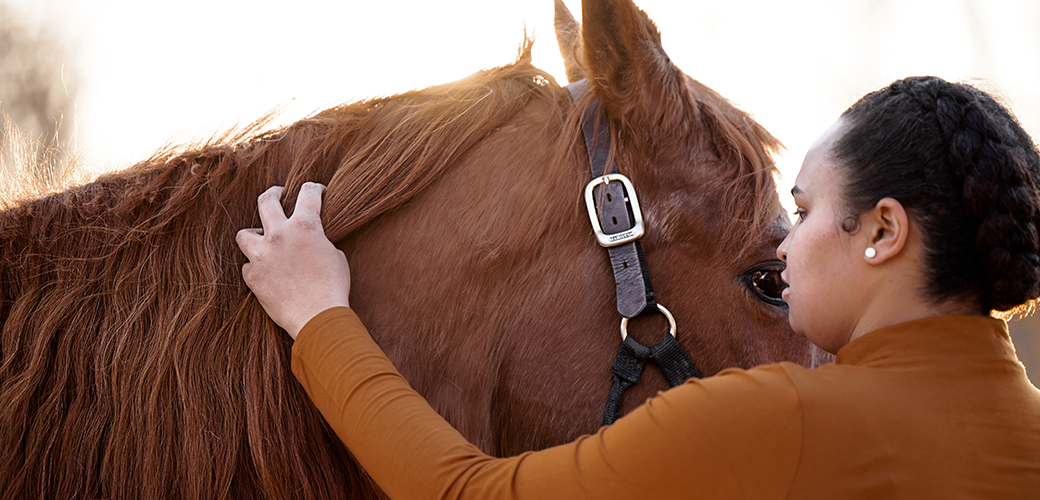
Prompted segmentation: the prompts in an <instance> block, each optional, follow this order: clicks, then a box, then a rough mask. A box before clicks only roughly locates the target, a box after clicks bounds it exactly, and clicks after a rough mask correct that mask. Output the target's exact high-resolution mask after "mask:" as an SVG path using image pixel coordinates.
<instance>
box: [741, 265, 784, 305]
mask: <svg viewBox="0 0 1040 500" xmlns="http://www.w3.org/2000/svg"><path fill="white" fill-rule="evenodd" d="M781 271H783V269H755V270H752V271H750V272H749V273H748V274H747V277H748V281H749V285H750V288H751V290H753V291H754V292H755V295H757V296H758V298H759V299H761V300H763V301H764V302H766V303H768V304H772V305H775V306H782V305H784V299H783V292H784V288H787V283H784V280H782V279H780V272H781Z"/></svg>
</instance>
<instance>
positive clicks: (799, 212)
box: [794, 208, 809, 221]
mask: <svg viewBox="0 0 1040 500" xmlns="http://www.w3.org/2000/svg"><path fill="white" fill-rule="evenodd" d="M806 215H809V212H806V211H805V209H804V208H799V209H798V210H795V211H794V217H795V218H796V219H798V220H799V221H802V220H805V216H806Z"/></svg>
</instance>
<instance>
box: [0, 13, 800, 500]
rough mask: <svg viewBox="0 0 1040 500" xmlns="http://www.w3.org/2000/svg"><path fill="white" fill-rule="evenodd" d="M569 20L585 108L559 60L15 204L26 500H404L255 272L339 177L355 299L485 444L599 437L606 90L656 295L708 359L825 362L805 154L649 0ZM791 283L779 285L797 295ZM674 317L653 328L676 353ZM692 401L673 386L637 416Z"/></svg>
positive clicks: (701, 366) (515, 448) (3, 490)
mask: <svg viewBox="0 0 1040 500" xmlns="http://www.w3.org/2000/svg"><path fill="white" fill-rule="evenodd" d="M582 13H583V26H580V27H579V26H578V24H577V23H576V22H575V21H574V19H573V17H572V16H571V15H570V13H569V12H567V11H566V7H564V6H563V5H562V3H560V2H557V16H558V17H557V28H558V34H559V36H558V38H559V41H560V43H561V52H562V53H563V54H564V58H565V61H566V63H567V68H568V76H569V78H585V79H586V80H587V82H589V85H590V86H591V89H592V90H591V91H590V92H589V94H588V95H587V96H586V97H585V98H582V99H581V100H578V101H577V102H572V100H571V97H570V96H569V94H568V92H567V91H566V90H565V89H564V88H562V87H561V86H560V85H559V84H557V82H556V81H555V80H554V79H553V77H552V76H551V75H549V74H548V73H545V72H543V71H541V70H539V69H537V68H535V67H534V66H533V65H532V64H531V55H530V49H531V45H532V43H533V42H532V41H531V40H530V39H529V38H527V37H525V39H524V41H523V43H522V44H521V47H520V51H519V54H518V56H517V58H516V60H515V61H514V62H513V63H512V64H508V65H505V66H502V67H498V68H493V69H489V70H484V71H480V72H478V73H475V74H473V75H471V76H469V77H467V78H464V79H462V80H459V81H456V82H452V83H448V84H445V85H439V86H435V87H430V88H427V89H423V90H416V91H411V92H407V93H404V94H400V95H396V96H392V97H386V98H377V99H370V100H365V101H362V102H357V103H353V104H347V105H341V106H337V107H333V108H330V109H327V110H324V111H321V112H319V113H317V114H315V115H313V116H310V117H308V118H305V119H303V120H300V121H298V122H296V123H294V124H291V125H288V126H285V127H280V128H272V129H267V127H266V126H265V124H264V122H263V121H260V122H257V123H254V124H253V125H251V126H247V127H245V128H243V129H242V130H240V131H239V132H237V133H234V134H229V135H226V136H224V137H221V138H218V139H215V140H213V141H211V142H209V143H205V144H196V145H188V146H183V147H179V148H172V149H165V150H162V151H160V152H158V153H156V154H155V155H153V156H152V157H151V158H149V159H147V160H145V161H142V162H140V163H138V164H136V165H134V166H132V167H130V168H128V169H126V170H124V171H121V172H116V173H111V174H106V175H103V176H101V177H99V178H98V179H96V180H95V181H93V182H90V183H87V184H83V185H80V186H78V187H74V188H71V189H68V190H66V191H63V192H59V193H54V194H50V195H47V196H42V197H38V198H35V199H28V200H22V201H7V202H6V205H5V206H4V208H5V210H4V211H3V212H2V213H0V285H2V286H0V318H2V319H0V321H2V325H3V327H2V337H0V401H3V402H4V405H3V409H2V410H0V415H2V416H0V497H2V498H5V499H14V498H159V497H164V498H165V497H170V498H192V499H195V498H342V497H344V496H346V497H349V498H378V497H379V496H380V495H381V493H380V492H379V490H378V488H377V487H376V486H375V485H373V484H372V483H371V482H370V481H369V480H368V478H367V477H366V476H365V474H364V471H363V470H362V469H361V468H360V467H359V466H358V465H357V464H356V463H355V462H354V461H353V460H352V458H351V456H350V453H349V451H348V450H346V449H345V448H344V447H343V445H342V444H341V443H339V441H338V440H337V438H336V436H335V435H334V434H333V433H332V432H331V430H330V429H329V427H328V426H327V424H326V423H325V422H324V421H323V420H322V418H321V415H320V414H319V413H318V412H317V411H316V410H315V409H314V407H313V406H312V405H311V404H310V402H309V400H308V399H307V396H306V395H305V393H304V392H303V390H302V388H301V387H300V386H299V384H298V383H297V382H296V381H295V379H294V378H293V376H292V375H291V372H290V369H289V368H290V353H291V339H289V337H288V336H287V335H286V334H285V333H284V332H283V331H281V330H280V329H279V328H278V327H277V326H276V325H275V324H274V323H273V322H272V321H271V320H270V319H269V318H268V317H267V316H266V314H265V313H264V311H263V310H262V308H261V307H260V305H259V303H258V302H257V301H256V299H255V297H253V296H252V295H251V294H250V292H249V291H248V289H247V288H246V287H245V285H244V283H243V282H242V279H241V276H240V269H241V266H242V265H243V264H244V263H245V257H244V256H243V255H242V254H241V253H240V252H239V251H238V250H237V248H236V246H235V233H236V232H237V231H238V230H239V229H241V228H245V227H259V224H260V221H259V217H258V214H257V212H256V203H255V199H256V197H257V196H258V195H259V194H260V193H261V192H263V191H264V190H265V189H267V188H268V187H269V186H271V185H274V184H280V185H286V186H287V189H286V193H285V196H284V197H283V199H282V203H283V206H284V208H285V209H286V210H287V212H291V210H292V208H293V205H294V200H295V198H296V193H297V192H298V190H299V188H300V186H301V185H302V184H303V182H305V181H316V182H322V183H324V184H326V185H327V186H328V189H327V191H326V192H325V195H324V203H323V207H322V223H323V228H324V230H325V232H326V235H327V236H328V237H329V238H330V240H332V241H333V242H334V243H335V245H336V246H337V247H338V248H340V249H341V250H343V251H344V253H345V254H346V255H347V257H348V259H349V261H350V263H351V268H352V273H353V281H352V290H353V293H352V298H351V302H352V305H353V307H354V308H355V310H356V311H357V313H358V315H359V316H360V317H361V318H362V319H363V320H364V321H365V322H366V324H367V325H368V327H369V329H370V331H371V334H372V336H373V338H374V339H375V340H376V341H377V342H378V343H379V345H380V346H381V347H382V349H383V350H384V351H385V353H386V354H387V355H388V356H389V357H390V359H391V360H392V361H393V362H394V364H395V365H396V366H397V367H399V369H400V371H401V372H402V374H404V375H405V377H407V379H408V380H409V382H410V383H411V384H412V385H413V387H414V388H415V389H416V390H418V391H419V392H420V393H421V394H422V395H423V396H424V397H426V399H427V400H428V401H429V402H430V404H431V405H432V406H433V407H434V408H435V409H436V410H437V411H438V412H440V414H441V415H443V416H444V417H445V418H446V419H447V420H448V421H450V422H451V423H452V424H453V425H454V426H455V427H456V428H458V429H459V430H460V431H461V432H462V434H463V435H465V436H466V437H467V438H468V439H470V440H471V441H472V442H474V443H475V444H477V445H478V446H479V447H481V448H482V449H483V450H484V451H486V452H488V453H491V454H495V455H511V454H515V453H520V452H523V451H526V450H533V449H539V448H545V447H548V446H552V445H554V444H558V443H561V442H564V441H567V440H571V439H574V438H575V437H577V436H579V435H581V434H584V433H589V432H592V431H594V430H595V429H596V428H597V427H598V425H599V415H600V412H601V408H602V406H603V403H604V398H605V394H606V392H607V389H608V388H609V387H610V385H611V375H610V364H611V361H612V360H613V359H614V355H615V351H616V350H617V348H618V345H619V343H620V338H619V336H618V333H617V328H618V323H617V322H618V320H619V319H620V318H619V316H618V314H617V312H616V304H615V297H614V283H613V276H612V274H611V271H610V264H609V261H608V258H607V256H606V252H604V251H603V250H602V249H601V248H600V247H599V245H597V244H596V242H595V240H594V239H593V235H592V230H591V228H590V225H589V219H588V217H587V216H586V215H585V207H584V204H583V202H582V196H581V193H582V191H583V187H584V186H585V184H586V183H588V182H589V177H590V175H589V170H588V166H587V155H586V149H585V143H584V141H583V139H582V136H581V132H580V128H579V120H580V116H581V113H582V112H583V110H584V109H585V108H586V107H588V106H589V105H590V102H591V101H590V100H591V99H592V98H593V97H592V96H595V98H598V99H599V102H600V105H601V106H602V109H603V110H604V111H605V115H606V117H607V121H608V122H609V125H610V130H611V135H612V139H613V142H612V143H613V149H612V150H611V155H612V156H613V158H615V159H616V162H617V164H618V165H619V168H620V169H621V171H622V172H623V173H624V174H625V175H627V176H628V177H629V178H630V179H631V181H632V183H633V185H634V186H635V188H636V190H637V191H638V196H639V198H640V201H641V205H642V207H643V216H644V220H645V225H646V228H647V233H646V235H645V236H644V237H643V238H642V240H641V242H642V245H643V248H644V249H645V259H646V262H647V265H648V268H649V269H650V270H651V272H652V275H653V279H654V287H655V290H656V293H657V296H658V297H659V298H660V301H661V303H662V304H666V305H667V306H668V308H669V309H670V310H671V311H672V313H673V314H674V317H675V319H676V321H677V323H678V328H677V333H676V335H677V339H678V340H679V343H680V344H681V345H682V346H683V347H684V348H685V349H686V351H687V352H688V353H690V357H691V359H692V361H693V364H694V365H695V366H696V368H697V369H698V370H699V371H700V372H701V373H703V374H706V375H710V374H713V373H716V372H718V371H720V370H722V369H724V368H727V367H743V368H747V367H751V366H754V365H758V364H763V363H771V362H777V361H781V360H787V361H793V362H797V363H801V364H805V365H809V364H813V363H815V362H818V361H819V359H818V358H817V357H816V355H815V354H814V353H815V352H816V351H814V350H813V349H812V347H811V346H810V344H809V343H808V342H807V341H806V340H805V339H803V338H801V337H799V336H797V335H796V334H794V333H793V332H792V331H791V329H790V327H789V326H788V325H787V318H786V309H785V306H784V304H783V302H782V301H780V300H779V297H778V292H779V290H778V289H777V287H776V286H775V285H776V283H778V280H779V275H778V273H779V271H780V270H781V269H782V267H783V264H782V263H780V262H778V261H777V257H776V255H775V248H776V246H777V244H778V243H779V241H780V240H782V239H783V238H784V237H785V235H786V233H787V231H788V230H789V227H790V226H789V222H788V219H787V217H786V216H785V215H783V212H782V208H781V206H780V204H779V199H778V196H777V193H776V186H775V183H774V179H773V174H774V169H773V163H772V160H771V156H770V155H771V153H772V152H773V151H775V150H776V148H778V147H779V142H778V141H777V140H776V139H775V138H774V137H773V136H771V135H770V134H769V133H768V132H767V131H766V130H765V129H764V128H763V127H761V126H760V125H759V124H757V123H756V122H755V121H754V120H752V119H751V118H750V117H749V116H748V115H747V114H745V113H744V112H742V111H740V110H738V109H736V108H735V107H734V106H732V105H731V104H730V103H729V102H728V101H726V100H725V99H724V98H722V97H721V96H719V95H718V94H716V93H715V92H713V91H712V90H710V89H708V88H707V87H706V86H704V85H702V84H701V83H699V82H697V81H696V80H694V79H693V78H691V77H689V76H687V75H686V74H684V73H682V72H681V71H680V70H679V69H678V68H676V67H675V66H674V65H673V64H672V63H671V62H670V61H669V59H668V57H667V55H666V54H665V52H664V50H663V48H662V47H661V42H660V35H659V33H658V31H657V29H656V27H655V25H654V24H653V22H652V21H651V20H650V19H649V17H648V16H647V15H646V14H645V13H644V12H643V11H641V10H639V9H638V7H636V5H635V4H634V3H632V1H631V0H585V1H584V2H583V6H582ZM771 284H772V285H771ZM662 321H663V320H662V319H661V317H660V316H649V317H646V318H636V319H635V320H633V322H632V324H631V325H630V326H629V330H630V334H631V335H632V336H634V337H636V338H638V339H639V340H640V341H641V342H643V343H653V342H654V339H656V338H658V337H660V335H661V334H662V332H663V331H664V330H665V329H664V328H663V324H662ZM666 387H667V384H666V383H665V380H664V378H663V377H662V376H661V374H660V373H659V372H657V371H656V370H654V369H653V368H650V369H648V370H647V372H646V373H645V374H644V376H643V381H642V382H640V384H639V385H637V386H636V387H635V388H633V389H632V390H631V391H630V394H629V395H628V397H627V398H626V400H625V406H624V408H623V411H628V410H630V409H631V408H633V407H634V406H636V405H638V404H639V402H641V401H643V400H645V399H646V398H648V397H651V396H652V395H653V393H654V392H655V391H659V390H663V389H665V388H666Z"/></svg>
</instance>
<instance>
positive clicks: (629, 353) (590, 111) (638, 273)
mask: <svg viewBox="0 0 1040 500" xmlns="http://www.w3.org/2000/svg"><path fill="white" fill-rule="evenodd" d="M590 89H591V85H589V84H588V83H587V82H586V81H585V80H584V79H582V80H579V81H577V82H574V83H572V84H570V85H568V86H567V91H568V92H570V95H571V99H572V100H573V101H574V102H575V103H577V102H578V101H579V100H581V98H582V97H583V96H584V95H585V94H586V93H588V92H589V90H590ZM599 104H600V103H599V99H598V98H593V99H592V102H591V103H589V106H588V107H587V108H585V111H584V113H582V116H581V130H582V134H583V135H584V136H585V147H586V149H587V150H588V154H589V167H590V169H591V170H592V182H589V184H588V185H587V186H586V187H585V205H586V207H587V208H588V211H589V220H590V221H591V222H592V229H593V231H594V232H595V234H596V241H598V242H599V244H600V246H603V247H605V248H606V249H607V252H608V253H609V254H610V264H611V267H613V268H614V282H615V283H616V285H617V308H618V312H619V313H621V316H622V319H621V347H620V349H618V353H617V356H616V357H615V358H614V364H613V366H612V367H611V371H613V372H614V385H613V386H611V388H610V393H609V394H608V395H607V404H606V407H605V408H604V409H603V425H609V424H612V423H614V421H615V420H617V418H618V415H619V414H620V412H621V401H622V399H623V397H624V395H625V391H626V390H628V388H629V387H631V386H633V385H635V384H636V383H638V382H639V377H640V375H642V373H643V369H644V368H646V363H647V362H648V361H653V362H655V363H657V367H658V368H659V369H660V370H661V373H663V374H664V376H665V378H666V379H667V380H668V383H669V384H670V385H671V386H672V387H675V386H677V385H679V384H681V383H683V382H685V381H686V380H687V379H689V378H691V377H696V378H700V374H699V373H697V369H696V368H694V367H693V363H691V362H690V358H689V357H687V356H686V353H685V352H684V351H683V348H682V346H681V345H679V342H678V341H676V339H675V318H673V317H672V314H671V313H670V312H668V309H665V308H664V306H662V305H660V304H658V303H657V298H656V296H655V295H654V287H653V285H652V284H651V283H650V272H649V271H648V270H647V268H646V257H645V256H644V255H643V247H642V246H641V245H640V244H639V238H641V237H642V236H643V234H644V232H645V231H646V230H645V228H644V226H643V214H642V212H641V211H640V210H639V200H638V199H637V198H636V190H635V187H634V186H633V185H632V182H631V181H630V180H628V178H627V177H625V176H624V175H621V174H620V173H618V168H617V163H616V162H615V161H614V158H613V157H611V156H610V142H611V140H610V125H609V123H607V117H606V114H605V113H604V112H603V111H602V110H601V109H600V105H599ZM648 312H658V313H660V314H662V315H664V317H665V318H666V319H667V320H668V330H669V331H668V334H666V335H665V336H664V338H662V339H661V341H660V342H658V343H656V344H654V345H652V346H649V347H647V346H645V345H643V344H640V343H639V342H638V341H637V340H636V339H635V338H634V337H632V336H630V335H628V320H629V319H630V318H634V317H636V316H639V315H641V314H646V313H648Z"/></svg>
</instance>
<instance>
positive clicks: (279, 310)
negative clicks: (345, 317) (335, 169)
mask: <svg viewBox="0 0 1040 500" xmlns="http://www.w3.org/2000/svg"><path fill="white" fill-rule="evenodd" d="M283 189H284V188H282V187H281V186H274V187H272V188H270V189H268V190H267V191H264V193H263V194H261V195H260V198H259V199H258V200H257V208H258V209H259V210H260V222H261V224H263V229H243V230H241V231H239V232H238V235H237V236H236V238H235V240H236V241H237V242H238V247H239V248H241V249H242V253H244V254H246V258H248V259H249V262H247V263H246V264H245V265H244V266H242V278H243V279H244V280H245V282H246V285H248V286H249V288H250V289H251V290H252V291H253V294H255V295H256V298H257V299H258V300H259V301H260V305H262V306H263V307H264V310H265V311H267V314H268V315H270V316H271V319H273V320H274V322H275V323H278V326H281V327H282V328H284V329H285V331H286V332H289V335H290V336H292V338H293V339H296V335H297V334H298V333H300V329H301V328H303V326H304V325H305V324H307V322H308V321H310V319H311V318H313V317H314V316H316V315H317V314H318V313H320V312H322V311H324V310H326V309H329V308H331V307H336V306H347V307H349V306H350V304H349V303H348V302H347V296H348V295H349V294H350V267H349V266H348V265H347V258H346V257H345V256H344V255H343V252H341V251H339V249H337V248H336V247H335V246H333V245H332V242H330V241H329V240H328V238H326V237H325V232H324V231H323V230H322V227H321V218H320V217H319V213H320V211H321V194H322V192H324V191H325V186H323V185H321V184H316V183H312V182H308V183H305V184H304V185H303V187H301V188H300V195H299V196H298V197H297V198H296V209H295V211H294V212H293V214H292V217H289V218H286V217H285V211H283V210H282V205H281V203H279V200H280V199H281V197H282V191H283Z"/></svg>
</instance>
